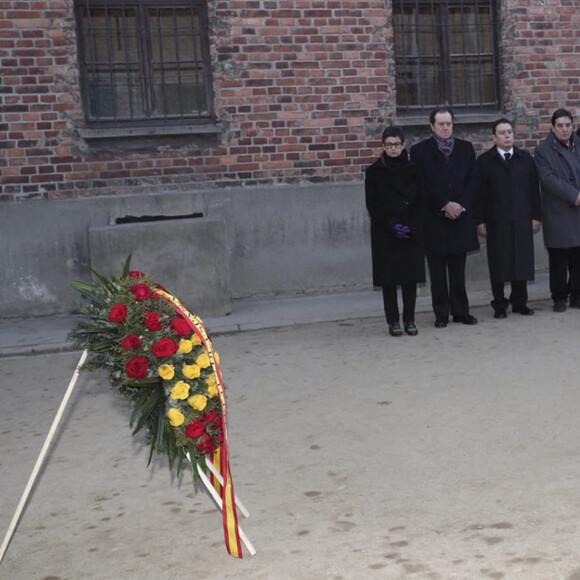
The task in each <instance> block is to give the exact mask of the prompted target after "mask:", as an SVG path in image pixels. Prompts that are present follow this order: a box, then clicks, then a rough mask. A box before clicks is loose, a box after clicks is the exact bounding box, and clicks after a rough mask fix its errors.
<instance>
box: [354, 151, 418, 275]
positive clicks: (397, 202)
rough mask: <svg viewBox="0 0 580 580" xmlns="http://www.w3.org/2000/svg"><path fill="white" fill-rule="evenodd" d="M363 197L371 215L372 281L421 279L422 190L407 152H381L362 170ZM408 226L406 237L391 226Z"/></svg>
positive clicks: (414, 166)
mask: <svg viewBox="0 0 580 580" xmlns="http://www.w3.org/2000/svg"><path fill="white" fill-rule="evenodd" d="M365 199H366V206H367V209H368V212H369V215H370V217H371V250H372V258H373V284H374V285H375V286H395V285H398V284H408V283H413V282H425V258H424V254H423V236H422V223H421V222H422V212H423V209H424V193H423V183H422V179H421V173H420V171H419V168H418V167H417V166H416V165H414V164H412V163H410V162H409V157H408V155H407V152H406V151H405V150H403V152H402V153H401V155H400V156H399V157H397V158H395V159H392V158H390V157H388V156H387V155H385V154H384V153H383V154H382V155H381V156H380V157H379V159H378V160H377V161H376V162H375V163H373V165H371V166H370V167H369V168H367V170H366V171H365ZM395 224H402V225H406V226H409V228H411V230H412V231H413V232H414V234H413V236H412V237H411V238H409V239H404V240H402V239H397V238H396V237H395V235H394V233H393V226H394V225H395Z"/></svg>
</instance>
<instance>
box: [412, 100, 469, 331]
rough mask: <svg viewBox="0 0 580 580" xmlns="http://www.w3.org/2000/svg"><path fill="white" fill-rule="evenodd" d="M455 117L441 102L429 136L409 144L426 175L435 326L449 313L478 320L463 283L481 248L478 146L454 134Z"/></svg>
mask: <svg viewBox="0 0 580 580" xmlns="http://www.w3.org/2000/svg"><path fill="white" fill-rule="evenodd" d="M453 120H454V117H453V112H452V110H451V109H450V108H448V107H437V108H436V109H434V110H433V111H431V114H430V116H429V122H430V125H431V131H432V135H431V137H430V138H429V139H426V140H425V141H421V142H420V143H417V144H416V145H414V146H413V147H411V160H412V161H413V162H414V163H416V164H417V165H419V166H420V167H421V169H422V171H423V176H424V179H425V192H426V196H427V212H426V216H425V227H424V238H425V248H426V253H427V265H428V267H429V277H430V280H431V300H432V304H433V311H434V313H435V327H436V328H444V327H446V326H447V323H448V322H449V315H451V316H452V317H453V322H461V323H463V324H469V325H473V324H477V319H476V318H475V317H474V316H472V315H471V314H470V313H469V300H468V298H467V290H466V288H465V263H466V259H467V252H471V251H474V250H477V249H478V248H479V241H478V239H477V234H476V230H475V222H474V216H473V202H474V199H475V192H476V187H477V175H476V160H475V151H474V149H473V145H472V144H471V143H470V142H469V141H464V140H463V139H458V138H455V137H453Z"/></svg>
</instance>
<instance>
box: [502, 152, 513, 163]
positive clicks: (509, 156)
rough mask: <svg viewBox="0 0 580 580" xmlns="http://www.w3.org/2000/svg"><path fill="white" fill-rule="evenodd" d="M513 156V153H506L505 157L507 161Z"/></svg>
mask: <svg viewBox="0 0 580 580" xmlns="http://www.w3.org/2000/svg"><path fill="white" fill-rule="evenodd" d="M511 156H512V154H511V153H506V154H504V156H503V158H504V159H505V161H506V163H507V162H508V161H509V160H510V158H511Z"/></svg>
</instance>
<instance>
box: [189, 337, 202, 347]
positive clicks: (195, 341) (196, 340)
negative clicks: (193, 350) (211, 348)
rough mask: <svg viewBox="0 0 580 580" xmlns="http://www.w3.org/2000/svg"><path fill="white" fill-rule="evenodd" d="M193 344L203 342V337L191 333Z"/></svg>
mask: <svg viewBox="0 0 580 580" xmlns="http://www.w3.org/2000/svg"><path fill="white" fill-rule="evenodd" d="M191 344H193V346H197V345H198V344H201V338H199V336H197V334H192V335H191Z"/></svg>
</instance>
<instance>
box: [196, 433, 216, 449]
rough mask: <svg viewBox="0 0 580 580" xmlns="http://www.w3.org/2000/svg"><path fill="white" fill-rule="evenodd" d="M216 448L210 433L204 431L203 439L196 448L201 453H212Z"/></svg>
mask: <svg viewBox="0 0 580 580" xmlns="http://www.w3.org/2000/svg"><path fill="white" fill-rule="evenodd" d="M215 448H216V446H215V443H214V442H213V439H212V437H211V435H209V434H208V433H204V435H203V441H200V442H199V443H198V444H197V446H196V449H197V450H198V451H200V452H201V453H211V452H212V451H213V450H214V449H215Z"/></svg>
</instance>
